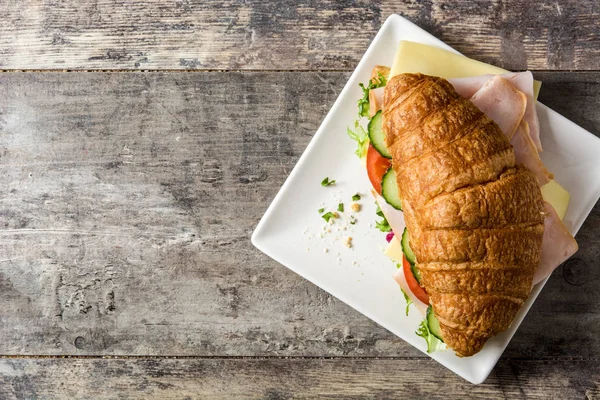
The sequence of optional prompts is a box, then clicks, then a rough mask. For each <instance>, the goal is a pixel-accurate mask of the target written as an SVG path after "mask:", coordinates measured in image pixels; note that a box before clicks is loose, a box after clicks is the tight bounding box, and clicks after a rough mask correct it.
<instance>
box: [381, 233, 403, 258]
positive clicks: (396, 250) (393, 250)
mask: <svg viewBox="0 0 600 400" xmlns="http://www.w3.org/2000/svg"><path fill="white" fill-rule="evenodd" d="M384 254H385V255H386V256H388V257H389V258H391V259H392V261H394V262H396V263H398V264H400V265H402V245H401V244H400V240H398V236H396V235H394V237H393V238H392V240H391V241H390V244H389V245H388V247H387V248H386V249H385V252H384Z"/></svg>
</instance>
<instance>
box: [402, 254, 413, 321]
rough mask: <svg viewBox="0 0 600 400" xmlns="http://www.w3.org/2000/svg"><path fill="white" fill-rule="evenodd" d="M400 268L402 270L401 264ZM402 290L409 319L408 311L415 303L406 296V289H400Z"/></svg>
mask: <svg viewBox="0 0 600 400" xmlns="http://www.w3.org/2000/svg"><path fill="white" fill-rule="evenodd" d="M398 268H400V264H398ZM400 290H401V291H402V294H403V295H404V300H406V316H407V317H408V309H409V307H410V305H411V304H412V303H413V301H412V300H411V298H410V297H408V295H407V294H406V292H405V291H404V289H402V288H400Z"/></svg>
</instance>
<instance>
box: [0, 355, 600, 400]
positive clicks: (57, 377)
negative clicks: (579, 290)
mask: <svg viewBox="0 0 600 400" xmlns="http://www.w3.org/2000/svg"><path fill="white" fill-rule="evenodd" d="M598 367H599V363H598V361H597V360H590V361H566V362H565V361H560V362H558V361H518V360H502V361H500V363H499V364H498V366H497V367H496V369H495V370H494V371H493V372H492V374H491V375H490V377H489V378H488V379H487V380H486V382H484V383H483V384H481V385H479V386H473V385H471V384H469V383H468V382H466V381H464V380H463V379H462V378H459V377H457V376H456V375H453V374H452V373H451V372H450V371H448V370H446V369H445V368H444V367H442V366H440V365H439V364H437V363H435V362H434V361H432V360H424V359H401V360H373V359H344V358H342V359H277V358H267V359H6V358H5V359H0V372H1V373H0V397H2V398H16V399H30V398H36V399H45V398H69V399H84V398H86V399H89V398H94V399H114V398H122V399H147V398H160V399H182V398H207V399H216V398H263V399H289V398H319V399H321V398H335V399H365V398H377V399H388V398H406V397H408V398H413V399H414V398H419V399H425V398H426V399H454V398H461V399H480V398H485V399H507V398H511V399H515V398H527V399H544V400H546V399H576V398H588V399H595V398H598V396H599V395H600V387H599V386H598V381H599V380H600V368H598Z"/></svg>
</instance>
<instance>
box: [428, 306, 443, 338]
mask: <svg viewBox="0 0 600 400" xmlns="http://www.w3.org/2000/svg"><path fill="white" fill-rule="evenodd" d="M425 317H426V318H427V327H428V328H429V332H431V334H432V335H433V336H435V337H436V338H438V339H440V340H441V341H442V342H443V341H444V339H442V330H441V329H440V322H439V321H438V319H437V318H436V317H435V314H434V313H433V309H432V308H431V306H429V307H427V314H426V315H425Z"/></svg>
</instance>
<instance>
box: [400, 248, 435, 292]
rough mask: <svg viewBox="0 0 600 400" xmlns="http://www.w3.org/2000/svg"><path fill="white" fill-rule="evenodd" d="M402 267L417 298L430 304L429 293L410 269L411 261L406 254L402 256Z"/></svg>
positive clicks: (407, 281) (409, 286)
mask: <svg viewBox="0 0 600 400" xmlns="http://www.w3.org/2000/svg"><path fill="white" fill-rule="evenodd" d="M402 269H403V270H404V277H405V278H406V283H408V288H409V289H410V291H411V292H413V294H414V295H415V296H416V298H417V299H419V300H421V301H422V302H423V303H425V304H429V295H428V294H427V292H426V291H425V289H423V288H422V287H421V285H419V282H417V280H416V279H415V276H414V275H413V273H412V271H411V269H410V263H409V262H408V260H407V259H406V256H404V255H403V256H402Z"/></svg>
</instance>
